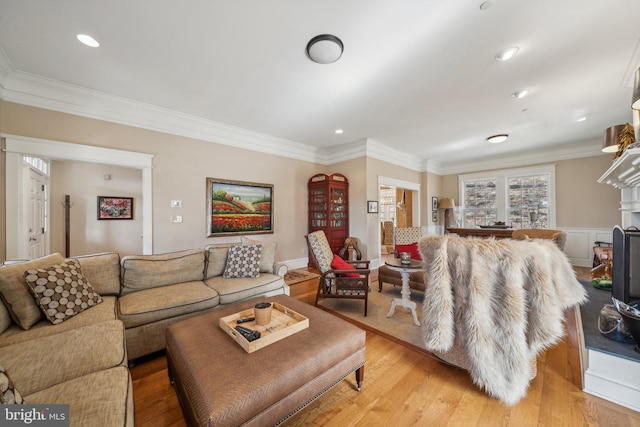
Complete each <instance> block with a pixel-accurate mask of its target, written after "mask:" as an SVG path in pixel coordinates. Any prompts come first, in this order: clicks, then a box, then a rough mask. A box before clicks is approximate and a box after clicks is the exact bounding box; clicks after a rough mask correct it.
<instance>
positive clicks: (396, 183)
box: [375, 176, 421, 259]
mask: <svg viewBox="0 0 640 427" xmlns="http://www.w3.org/2000/svg"><path fill="white" fill-rule="evenodd" d="M380 187H395V188H403V189H405V190H409V191H412V192H413V203H412V222H413V225H412V226H414V227H419V226H420V200H421V199H420V188H421V185H420V184H419V183H416V182H411V181H404V180H401V179H396V178H390V177H386V176H378V206H380ZM396 202H397V200H396ZM378 222H379V221H378ZM375 241H376V242H378V243H376V254H377V258H378V259H381V257H382V254H381V253H380V243H379V242H380V224H379V223H378V224H377V226H376V240H375Z"/></svg>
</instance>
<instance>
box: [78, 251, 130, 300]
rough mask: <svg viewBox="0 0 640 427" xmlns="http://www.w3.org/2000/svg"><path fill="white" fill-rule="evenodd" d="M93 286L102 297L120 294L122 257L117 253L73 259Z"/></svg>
mask: <svg viewBox="0 0 640 427" xmlns="http://www.w3.org/2000/svg"><path fill="white" fill-rule="evenodd" d="M73 259H77V260H78V261H80V267H82V272H83V273H84V276H85V277H86V278H87V280H89V283H91V286H93V288H94V289H95V290H96V292H97V293H99V294H100V295H101V296H105V295H118V294H119V293H120V255H119V254H117V253H115V252H105V253H100V254H92V255H82V256H77V257H73Z"/></svg>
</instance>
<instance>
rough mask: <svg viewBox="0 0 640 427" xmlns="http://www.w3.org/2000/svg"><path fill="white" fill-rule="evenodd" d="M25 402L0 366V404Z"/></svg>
mask: <svg viewBox="0 0 640 427" xmlns="http://www.w3.org/2000/svg"><path fill="white" fill-rule="evenodd" d="M14 403H17V404H21V403H25V401H24V400H22V395H21V394H20V393H19V392H18V390H16V388H15V386H14V385H13V381H11V377H9V374H8V373H7V371H6V369H4V368H3V367H2V366H0V404H3V405H12V404H14Z"/></svg>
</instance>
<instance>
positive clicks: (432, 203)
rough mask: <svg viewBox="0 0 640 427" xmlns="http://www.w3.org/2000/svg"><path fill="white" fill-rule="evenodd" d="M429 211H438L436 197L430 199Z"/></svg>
mask: <svg viewBox="0 0 640 427" xmlns="http://www.w3.org/2000/svg"><path fill="white" fill-rule="evenodd" d="M431 210H432V211H437V210H438V198H437V197H432V198H431ZM434 221H435V220H434Z"/></svg>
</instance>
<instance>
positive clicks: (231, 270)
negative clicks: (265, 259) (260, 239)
mask: <svg viewBox="0 0 640 427" xmlns="http://www.w3.org/2000/svg"><path fill="white" fill-rule="evenodd" d="M261 255H262V245H251V246H231V247H230V248H229V254H228V256H227V265H226V267H225V268H224V273H223V275H222V276H223V277H224V278H225V279H232V278H238V277H258V276H260V257H261Z"/></svg>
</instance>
